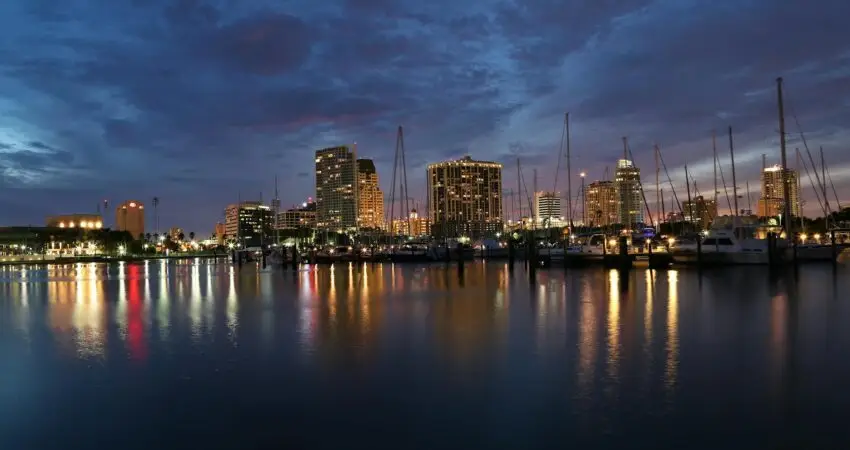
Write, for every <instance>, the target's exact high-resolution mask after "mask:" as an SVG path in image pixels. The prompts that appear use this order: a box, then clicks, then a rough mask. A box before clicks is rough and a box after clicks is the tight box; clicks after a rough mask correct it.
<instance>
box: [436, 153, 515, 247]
mask: <svg viewBox="0 0 850 450" xmlns="http://www.w3.org/2000/svg"><path fill="white" fill-rule="evenodd" d="M428 211H430V214H431V229H432V231H433V233H434V235H436V236H444V237H463V236H466V237H479V236H490V235H494V234H495V233H500V232H501V231H502V226H503V224H502V165H501V164H499V163H495V162H487V161H474V160H473V159H472V158H470V157H469V156H467V157H464V158H463V159H459V160H457V161H444V162H440V163H435V164H429V165H428Z"/></svg>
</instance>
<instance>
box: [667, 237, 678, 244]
mask: <svg viewBox="0 0 850 450" xmlns="http://www.w3.org/2000/svg"><path fill="white" fill-rule="evenodd" d="M667 243H668V244H670V245H673V244H675V243H676V238H668V239H667Z"/></svg>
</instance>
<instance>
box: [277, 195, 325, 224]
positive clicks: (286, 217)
mask: <svg viewBox="0 0 850 450" xmlns="http://www.w3.org/2000/svg"><path fill="white" fill-rule="evenodd" d="M277 223H278V227H279V229H281V230H294V229H298V228H315V227H316V202H313V201H306V202H304V203H302V204H301V206H299V207H292V208H290V209H287V210H286V211H282V212H281V213H279V214H278V221H277Z"/></svg>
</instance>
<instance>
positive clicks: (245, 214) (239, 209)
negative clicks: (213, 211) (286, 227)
mask: <svg viewBox="0 0 850 450" xmlns="http://www.w3.org/2000/svg"><path fill="white" fill-rule="evenodd" d="M273 225H274V213H272V210H271V208H270V207H269V206H266V205H264V204H263V203H262V202H242V203H239V204H235V203H234V204H232V205H228V206H227V209H226V210H225V211H224V232H225V234H226V235H227V240H232V241H233V242H236V243H237V244H238V245H240V246H243V247H259V246H261V245H264V244H270V243H271V242H272V240H273V239H274V229H273Z"/></svg>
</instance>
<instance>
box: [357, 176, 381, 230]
mask: <svg viewBox="0 0 850 450" xmlns="http://www.w3.org/2000/svg"><path fill="white" fill-rule="evenodd" d="M357 189H358V191H357V203H358V205H357V221H358V227H359V228H377V229H382V228H384V193H383V192H381V187H380V185H379V184H378V172H377V171H376V170H375V163H374V162H372V160H371V159H358V160H357Z"/></svg>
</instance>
